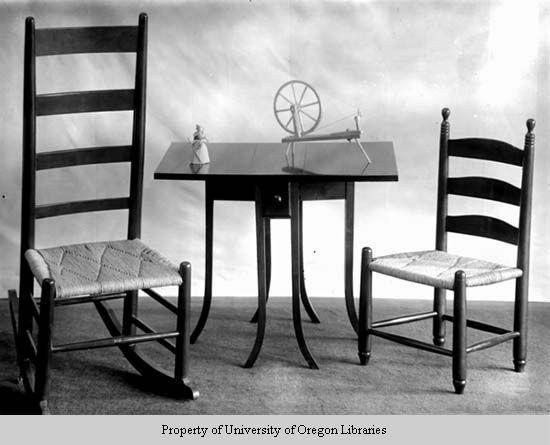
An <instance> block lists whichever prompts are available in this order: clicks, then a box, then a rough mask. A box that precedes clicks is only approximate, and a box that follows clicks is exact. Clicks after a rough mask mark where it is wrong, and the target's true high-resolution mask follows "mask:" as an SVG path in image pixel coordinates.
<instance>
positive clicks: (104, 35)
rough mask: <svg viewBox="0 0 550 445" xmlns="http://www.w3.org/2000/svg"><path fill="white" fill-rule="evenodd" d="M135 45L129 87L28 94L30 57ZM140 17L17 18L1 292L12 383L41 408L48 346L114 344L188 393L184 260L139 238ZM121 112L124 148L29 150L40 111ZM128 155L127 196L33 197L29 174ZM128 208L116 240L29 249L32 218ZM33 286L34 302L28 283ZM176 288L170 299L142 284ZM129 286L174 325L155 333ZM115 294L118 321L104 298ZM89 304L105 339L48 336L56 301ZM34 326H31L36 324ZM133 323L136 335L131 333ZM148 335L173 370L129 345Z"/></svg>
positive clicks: (32, 80)
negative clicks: (105, 22) (13, 154)
mask: <svg viewBox="0 0 550 445" xmlns="http://www.w3.org/2000/svg"><path fill="white" fill-rule="evenodd" d="M117 52H125V53H136V69H135V87H134V88H133V89H118V90H102V91H100V90H98V91H79V92H62V93H54V94H37V93H36V68H35V64H36V58H37V57H43V56H52V55H62V54H80V53H117ZM146 66H147V15H146V14H141V15H140V16H139V24H138V26H111V27H85V28H45V29H35V24H34V19H33V18H32V17H28V18H27V19H26V22H25V56H24V104H23V181H22V212H21V216H22V217H21V257H20V287H19V296H17V292H16V291H15V290H10V291H9V301H10V310H11V318H12V323H13V326H14V333H15V339H16V348H17V360H18V365H19V369H20V375H21V381H22V383H23V385H24V387H25V390H26V391H27V392H28V393H30V394H31V395H32V397H33V400H34V401H35V402H37V403H38V406H39V408H40V410H41V412H43V413H47V412H48V402H47V401H48V394H49V387H50V384H49V381H50V363H51V357H52V354H53V353H56V352H64V351H76V350H82V349H94V348H102V347H109V346H118V347H119V348H120V349H121V351H122V352H123V354H124V356H125V357H126V358H127V359H128V361H129V362H130V363H131V364H132V365H133V366H134V367H135V368H136V369H137V371H139V372H140V373H141V374H142V375H143V376H145V377H146V378H147V379H148V380H149V382H150V383H151V384H152V385H153V386H155V387H162V390H163V391H165V390H166V389H169V390H170V392H171V394H173V395H174V396H176V397H183V398H195V397H197V396H198V393H197V392H195V391H193V390H192V389H191V388H190V386H189V382H188V381H187V373H188V333H189V331H188V326H189V312H190V280H191V266H190V264H189V263H187V262H182V263H181V264H180V267H179V269H178V268H177V267H176V266H174V265H172V264H171V263H170V262H169V261H168V260H166V259H165V258H163V257H162V256H161V255H159V254H158V253H156V252H155V251H154V250H152V249H150V248H149V247H147V246H146V245H145V244H144V243H143V242H141V241H140V239H139V238H140V235H141V211H142V204H141V202H142V187H143V184H142V183H143V162H144V140H145V89H146V72H147V70H146ZM122 110H127V111H131V112H133V132H132V142H131V145H128V146H112V147H91V148H78V149H70V150H58V151H48V152H41V153H37V152H36V120H37V117H40V116H50V115H60V114H69V113H90V112H109V111H122ZM120 162H124V163H128V165H129V171H130V190H129V196H127V197H117V198H108V199H92V200H83V201H72V202H62V203H53V204H38V205H37V203H36V202H35V201H36V200H35V196H36V172H37V171H39V170H45V169H54V168H60V167H72V166H80V165H87V164H105V163H120ZM118 209H127V210H128V236H127V239H125V240H118V241H103V242H90V243H84V244H75V245H68V246H57V247H51V248H46V249H35V221H36V220H39V219H42V218H49V217H56V216H59V215H68V214H75V213H82V212H96V211H106V210H118ZM34 279H36V280H37V281H38V283H39V284H40V286H41V296H40V299H39V302H38V301H37V300H35V299H34V297H33V288H34V285H33V281H34ZM161 286H178V301H177V306H176V305H174V304H173V303H171V302H170V301H168V300H166V299H164V298H163V297H161V296H160V295H159V294H158V293H156V292H155V291H153V290H152V289H151V288H154V287H161ZM138 290H143V291H144V292H146V293H147V294H148V295H150V296H151V297H152V298H153V299H155V300H157V301H158V302H159V303H161V304H162V305H164V306H165V307H166V308H168V309H169V310H171V311H172V312H173V313H175V314H176V317H175V318H176V326H175V328H174V329H173V330H170V331H168V332H155V331H154V330H153V329H152V328H151V327H150V326H149V325H148V324H146V323H145V322H144V321H143V320H142V319H141V318H139V317H138V310H137V306H138ZM118 298H120V299H123V314H122V323H119V321H118V319H117V317H116V316H115V314H114V311H113V310H112V309H110V308H109V307H108V306H107V304H106V301H107V300H112V299H118ZM88 302H91V303H93V304H94V305H95V307H96V309H97V311H98V312H99V314H100V316H101V318H102V320H103V321H104V323H105V325H106V327H107V329H108V331H109V333H110V334H111V337H108V338H101V339H92V340H87V341H80V342H76V343H67V344H54V342H53V333H54V326H55V323H54V321H55V319H54V312H55V308H56V307H58V306H61V305H70V304H78V303H88ZM35 324H36V326H37V329H36V328H35ZM137 329H139V331H140V332H141V333H138V331H137ZM149 341H157V342H159V343H160V344H161V345H163V346H164V347H166V348H167V349H168V350H169V351H171V352H172V353H173V354H174V355H175V366H174V371H173V373H167V372H165V371H163V370H162V369H161V368H158V367H157V366H155V365H153V364H151V363H150V361H149V360H148V359H146V358H145V357H144V356H143V355H142V354H141V353H140V352H138V350H137V347H136V344H137V343H142V342H149Z"/></svg>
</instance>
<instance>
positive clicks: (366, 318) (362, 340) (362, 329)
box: [358, 247, 372, 365]
mask: <svg viewBox="0 0 550 445" xmlns="http://www.w3.org/2000/svg"><path fill="white" fill-rule="evenodd" d="M371 262H372V249H371V248H370V247H365V248H364V249H363V250H362V251H361V285H360V289H361V291H360V295H359V327H358V332H359V333H358V336H359V338H358V349H359V352H358V354H359V362H360V363H361V365H366V364H367V363H368V362H369V359H370V350H371V341H372V340H371V336H370V335H369V329H371V327H372V271H371V270H370V269H369V265H370V263H371Z"/></svg>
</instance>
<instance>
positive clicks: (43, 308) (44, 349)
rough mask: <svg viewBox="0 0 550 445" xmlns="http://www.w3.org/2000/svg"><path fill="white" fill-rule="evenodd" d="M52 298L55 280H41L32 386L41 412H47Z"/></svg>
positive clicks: (52, 312) (52, 311)
mask: <svg viewBox="0 0 550 445" xmlns="http://www.w3.org/2000/svg"><path fill="white" fill-rule="evenodd" d="M54 298H55V282H54V281H53V280H52V279H45V280H44V281H43V282H42V295H41V298H40V320H39V326H38V344H37V356H36V374H35V388H34V396H35V398H36V401H37V402H38V404H39V407H40V411H41V412H42V414H49V409H48V395H49V392H50V361H51V356H52V332H53V318H54V317H53V315H54Z"/></svg>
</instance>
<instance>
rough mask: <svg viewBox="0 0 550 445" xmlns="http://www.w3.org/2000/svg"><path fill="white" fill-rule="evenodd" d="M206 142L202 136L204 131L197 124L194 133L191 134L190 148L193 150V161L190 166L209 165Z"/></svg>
mask: <svg viewBox="0 0 550 445" xmlns="http://www.w3.org/2000/svg"><path fill="white" fill-rule="evenodd" d="M206 142H207V139H206V137H205V136H204V130H203V129H202V127H201V126H200V125H198V124H197V126H196V128H195V132H194V133H193V142H192V143H191V147H192V148H193V160H192V161H191V164H194V165H203V164H208V163H210V157H209V156H208V147H207V146H206Z"/></svg>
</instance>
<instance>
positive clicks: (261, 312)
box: [244, 186, 269, 368]
mask: <svg viewBox="0 0 550 445" xmlns="http://www.w3.org/2000/svg"><path fill="white" fill-rule="evenodd" d="M267 220H269V218H264V217H263V215H262V197H261V193H260V188H259V187H258V186H257V187H256V243H257V246H258V247H257V257H258V323H257V326H256V340H255V342H254V346H253V347H252V351H250V355H249V356H248V359H247V360H246V363H245V364H244V367H245V368H251V367H252V366H254V362H255V361H256V359H257V358H258V355H259V354H260V350H261V348H262V343H263V341H264V334H265V323H266V302H267V271H266V263H267V261H266V242H265V240H266V236H265V232H266V221H267Z"/></svg>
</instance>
